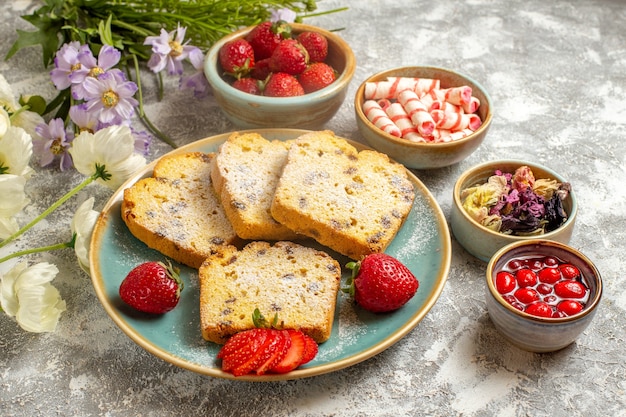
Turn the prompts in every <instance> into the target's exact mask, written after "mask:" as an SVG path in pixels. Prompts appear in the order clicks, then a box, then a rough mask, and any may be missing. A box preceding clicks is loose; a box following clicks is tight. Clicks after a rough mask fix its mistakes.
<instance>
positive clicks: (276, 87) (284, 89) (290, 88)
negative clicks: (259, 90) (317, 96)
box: [263, 72, 304, 97]
mask: <svg viewBox="0 0 626 417" xmlns="http://www.w3.org/2000/svg"><path fill="white" fill-rule="evenodd" d="M263 94H264V95H265V96H268V97H294V96H301V95H304V89H303V88H302V85H300V82H299V81H298V80H297V78H296V77H294V76H293V75H290V74H287V73H284V72H277V73H272V74H270V76H269V78H268V80H267V82H266V83H265V87H264V90H263Z"/></svg>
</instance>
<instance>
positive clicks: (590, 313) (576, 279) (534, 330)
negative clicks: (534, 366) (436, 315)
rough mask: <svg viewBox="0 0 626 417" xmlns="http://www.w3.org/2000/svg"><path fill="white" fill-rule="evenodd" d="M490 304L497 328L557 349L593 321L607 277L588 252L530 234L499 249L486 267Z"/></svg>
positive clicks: (536, 348)
mask: <svg viewBox="0 0 626 417" xmlns="http://www.w3.org/2000/svg"><path fill="white" fill-rule="evenodd" d="M486 281H487V286H486V294H485V297H486V298H485V299H486V304H487V311H488V313H489V317H490V319H491V321H492V322H493V324H494V326H495V327H496V329H497V330H498V331H499V332H500V333H501V334H502V335H503V336H504V337H505V338H506V339H507V340H508V341H509V342H511V343H512V344H514V345H515V346H517V347H519V348H521V349H523V350H527V351H530V352H553V351H557V350H560V349H563V348H565V347H567V346H569V345H570V344H571V343H573V342H574V341H575V340H576V339H577V338H578V337H579V335H580V334H581V333H582V332H583V331H584V330H585V329H586V328H587V327H588V326H589V323H590V322H591V321H592V319H593V317H594V316H595V314H596V311H597V309H598V305H599V304H600V300H601V298H602V278H601V276H600V272H599V271H598V270H597V268H596V266H595V265H594V264H593V262H592V261H591V260H589V258H587V257H586V256H585V255H583V254H582V253H581V252H579V251H578V250H576V249H574V248H572V247H570V246H568V245H566V244H563V243H559V242H554V241H551V240H545V239H529V240H525V241H519V242H515V243H511V244H510V245H507V246H505V247H504V248H502V249H500V250H499V251H498V252H496V253H495V254H494V255H493V257H492V258H491V260H490V261H489V264H488V266H487V271H486Z"/></svg>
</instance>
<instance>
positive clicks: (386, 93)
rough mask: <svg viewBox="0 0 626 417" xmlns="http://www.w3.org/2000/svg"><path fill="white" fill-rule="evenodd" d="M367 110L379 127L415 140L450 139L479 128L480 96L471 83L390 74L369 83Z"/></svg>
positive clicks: (395, 134) (364, 108) (464, 135)
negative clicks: (444, 82)
mask: <svg viewBox="0 0 626 417" xmlns="http://www.w3.org/2000/svg"><path fill="white" fill-rule="evenodd" d="M364 96H365V100H366V101H365V103H364V104H363V112H364V113H365V116H366V117H367V118H368V120H369V121H371V122H372V123H374V125H375V126H376V127H378V128H379V129H381V130H383V131H385V132H387V133H389V134H391V135H393V136H396V137H402V138H404V139H407V140H410V141H412V142H449V141H452V140H458V139H461V138H464V137H466V136H467V135H469V134H471V133H472V132H473V131H475V130H476V129H478V128H479V127H480V126H481V124H482V120H481V119H480V117H479V116H478V115H477V114H475V113H476V111H477V110H478V108H479V107H480V100H479V99H478V98H476V97H474V96H472V88H471V87H469V86H460V87H450V88H444V89H442V88H440V80H435V79H423V78H412V77H388V78H387V79H386V80H384V81H377V82H368V83H366V84H365V92H364Z"/></svg>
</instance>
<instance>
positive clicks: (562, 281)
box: [494, 256, 589, 318]
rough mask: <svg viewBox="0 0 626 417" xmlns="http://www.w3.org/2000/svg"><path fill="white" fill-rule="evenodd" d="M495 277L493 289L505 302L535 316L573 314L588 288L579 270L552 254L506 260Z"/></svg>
mask: <svg viewBox="0 0 626 417" xmlns="http://www.w3.org/2000/svg"><path fill="white" fill-rule="evenodd" d="M495 277H496V278H495V282H494V284H495V286H496V290H497V291H498V292H499V293H500V294H501V295H502V296H503V298H504V300H505V301H506V302H508V303H509V304H511V305H512V306H513V307H514V308H517V309H518V310H521V311H524V312H526V313H528V314H531V315H534V316H538V317H552V318H558V317H567V316H571V315H573V314H577V313H579V312H581V311H582V310H583V309H584V308H585V305H586V303H587V301H588V299H589V287H588V285H587V283H586V281H585V279H584V277H583V275H582V274H581V273H580V270H579V269H578V268H577V267H576V266H574V265H572V264H570V263H568V262H566V261H563V260H561V259H559V258H557V257H554V256H527V257H520V258H516V259H513V260H510V261H509V262H507V264H506V266H505V267H504V268H503V269H502V270H500V271H497V273H496V275H495Z"/></svg>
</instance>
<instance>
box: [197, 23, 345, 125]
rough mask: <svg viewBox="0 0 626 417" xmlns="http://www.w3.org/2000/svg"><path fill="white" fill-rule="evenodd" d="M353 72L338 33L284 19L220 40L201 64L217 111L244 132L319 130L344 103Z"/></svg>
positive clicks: (262, 24)
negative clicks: (217, 107)
mask: <svg viewBox="0 0 626 417" xmlns="http://www.w3.org/2000/svg"><path fill="white" fill-rule="evenodd" d="M355 68H356V60H355V57H354V53H353V52H352V49H351V48H350V46H349V45H348V44H347V43H346V42H345V41H344V40H343V39H342V38H341V37H340V36H339V35H337V34H335V33H332V32H329V31H326V30H324V29H321V28H318V27H315V26H311V25H305V24H301V23H286V22H283V21H279V22H269V21H266V22H262V23H260V24H258V25H255V26H250V27H247V28H244V29H241V30H238V31H236V32H233V33H231V34H229V35H227V36H225V37H223V38H222V39H220V40H219V41H217V42H216V43H215V44H214V45H213V46H212V47H211V49H210V50H209V51H208V53H207V56H206V59H205V63H204V73H205V75H206V77H207V80H208V82H209V84H210V85H211V88H212V90H213V95H214V97H215V100H216V101H217V103H218V105H219V106H220V108H221V110H222V112H223V113H224V114H225V115H226V117H227V118H228V119H229V120H230V121H231V122H232V123H233V124H234V125H236V126H237V127H239V128H246V129H254V128H267V127H272V128H294V127H298V128H304V129H317V128H320V127H321V126H323V125H324V124H325V123H326V122H327V121H328V120H330V119H331V118H332V117H333V116H334V115H335V113H336V112H337V110H338V109H339V107H340V106H341V105H342V104H343V101H344V99H345V97H346V93H347V91H348V86H349V84H350V81H351V80H352V77H353V75H354V71H355Z"/></svg>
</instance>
